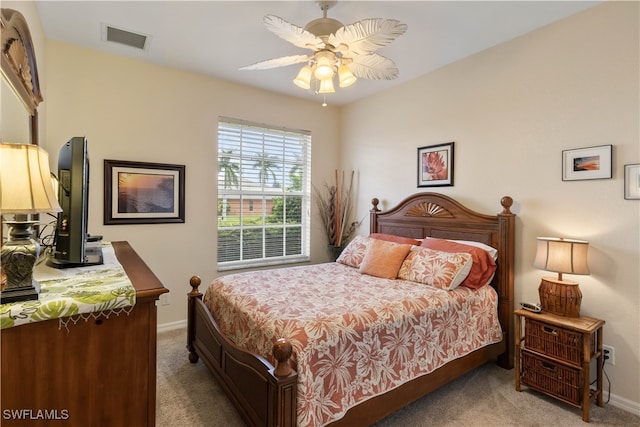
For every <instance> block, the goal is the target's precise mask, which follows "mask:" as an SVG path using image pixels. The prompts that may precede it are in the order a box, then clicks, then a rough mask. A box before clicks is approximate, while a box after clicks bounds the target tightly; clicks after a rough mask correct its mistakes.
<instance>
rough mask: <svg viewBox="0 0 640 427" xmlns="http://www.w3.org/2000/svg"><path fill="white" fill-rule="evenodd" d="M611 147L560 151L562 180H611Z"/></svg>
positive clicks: (603, 146) (602, 146) (601, 146)
mask: <svg viewBox="0 0 640 427" xmlns="http://www.w3.org/2000/svg"><path fill="white" fill-rule="evenodd" d="M612 148H613V146H612V145H600V146H597V147H587V148H576V149H573V150H563V151H562V180H563V181H581V180H585V179H608V178H611V176H612V175H611V169H612V167H611V166H612V161H613V156H612V155H611V152H612Z"/></svg>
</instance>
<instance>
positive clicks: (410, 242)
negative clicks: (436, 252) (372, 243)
mask: <svg viewBox="0 0 640 427" xmlns="http://www.w3.org/2000/svg"><path fill="white" fill-rule="evenodd" d="M369 237H373V238H374V239H379V240H385V241H387V242H394V243H404V244H408V245H415V246H420V243H421V242H422V240H417V239H412V238H411V237H402V236H396V235H393V234H384V233H371V234H369Z"/></svg>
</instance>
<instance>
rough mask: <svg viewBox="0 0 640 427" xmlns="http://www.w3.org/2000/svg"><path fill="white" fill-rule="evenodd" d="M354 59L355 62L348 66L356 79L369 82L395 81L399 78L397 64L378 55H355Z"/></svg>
mask: <svg viewBox="0 0 640 427" xmlns="http://www.w3.org/2000/svg"><path fill="white" fill-rule="evenodd" d="M352 59H353V62H352V63H350V64H348V66H349V68H350V69H351V72H352V73H353V74H354V75H355V76H356V77H359V78H362V79H369V80H393V79H395V78H397V77H398V67H397V66H396V64H395V62H393V61H392V60H390V59H389V58H387V57H384V56H382V55H378V54H377V53H370V54H368V55H354V56H353V58H352Z"/></svg>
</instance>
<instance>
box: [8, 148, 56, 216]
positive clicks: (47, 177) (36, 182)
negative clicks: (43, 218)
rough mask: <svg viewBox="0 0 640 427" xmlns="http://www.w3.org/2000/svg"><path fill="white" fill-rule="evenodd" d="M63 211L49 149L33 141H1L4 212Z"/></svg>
mask: <svg viewBox="0 0 640 427" xmlns="http://www.w3.org/2000/svg"><path fill="white" fill-rule="evenodd" d="M61 210H62V209H61V208H60V205H59V204H58V200H57V198H56V194H55V192H54V189H53V186H52V184H51V172H50V171H49V155H48V154H47V152H46V151H44V150H43V149H42V148H40V147H38V146H37V145H32V144H9V143H2V144H0V214H8V213H13V214H33V213H38V212H60V211H61Z"/></svg>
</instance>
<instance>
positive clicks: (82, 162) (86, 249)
mask: <svg viewBox="0 0 640 427" xmlns="http://www.w3.org/2000/svg"><path fill="white" fill-rule="evenodd" d="M58 203H59V204H60V207H61V208H62V212H60V213H59V214H58V219H57V222H56V230H55V237H54V246H55V249H54V251H53V256H51V257H49V261H48V264H49V265H50V266H53V267H57V268H65V267H79V266H85V265H95V264H102V262H103V261H102V246H101V244H102V242H101V240H102V239H101V237H100V236H97V237H91V236H90V235H89V233H88V232H87V222H88V217H89V156H88V153H87V139H86V138H85V137H82V136H76V137H73V138H71V139H70V140H69V141H68V142H67V143H66V144H64V145H63V146H62V148H60V153H59V155H58Z"/></svg>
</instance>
